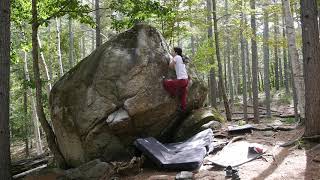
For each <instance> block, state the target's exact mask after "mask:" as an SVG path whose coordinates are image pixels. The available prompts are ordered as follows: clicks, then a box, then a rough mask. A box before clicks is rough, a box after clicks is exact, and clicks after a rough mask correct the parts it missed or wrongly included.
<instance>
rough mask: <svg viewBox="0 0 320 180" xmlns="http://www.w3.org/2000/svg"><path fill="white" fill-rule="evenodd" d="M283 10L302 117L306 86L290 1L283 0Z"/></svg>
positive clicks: (302, 115) (303, 114)
mask: <svg viewBox="0 0 320 180" xmlns="http://www.w3.org/2000/svg"><path fill="white" fill-rule="evenodd" d="M283 10H284V14H285V20H286V32H287V38H288V47H289V54H290V58H291V65H292V75H293V82H294V84H293V86H295V88H296V92H297V97H298V109H299V111H300V116H301V118H302V119H304V117H305V112H304V109H305V86H304V79H303V71H302V70H303V69H302V64H301V63H300V62H299V56H298V52H297V48H296V36H295V29H294V25H293V18H292V15H291V12H290V1H289V0H283Z"/></svg>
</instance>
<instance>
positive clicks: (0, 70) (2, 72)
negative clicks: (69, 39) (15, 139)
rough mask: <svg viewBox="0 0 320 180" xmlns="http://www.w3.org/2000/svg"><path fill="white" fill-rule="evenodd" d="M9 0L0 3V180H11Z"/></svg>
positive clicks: (2, 0)
mask: <svg viewBox="0 0 320 180" xmlns="http://www.w3.org/2000/svg"><path fill="white" fill-rule="evenodd" d="M9 82H10V0H1V1H0V159H1V160H0V179H3V180H4V179H8V180H10V179H11V172H10V131H9V89H10V86H9Z"/></svg>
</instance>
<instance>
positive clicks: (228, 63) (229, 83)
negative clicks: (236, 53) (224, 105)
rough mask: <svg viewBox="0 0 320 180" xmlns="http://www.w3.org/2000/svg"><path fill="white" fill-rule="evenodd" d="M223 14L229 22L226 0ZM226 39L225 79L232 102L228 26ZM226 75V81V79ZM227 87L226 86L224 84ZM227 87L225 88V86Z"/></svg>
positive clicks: (226, 0) (231, 101)
mask: <svg viewBox="0 0 320 180" xmlns="http://www.w3.org/2000/svg"><path fill="white" fill-rule="evenodd" d="M225 14H226V22H225V24H228V23H229V16H228V15H227V14H228V0H225ZM226 41H227V47H226V55H227V63H225V64H227V68H228V69H227V72H228V76H227V74H225V77H226V78H225V81H226V82H228V90H229V95H230V103H231V104H232V103H233V102H234V95H233V83H232V74H231V73H232V70H231V57H230V56H231V53H230V33H229V27H227V29H226ZM227 77H228V81H227ZM226 87H227V86H226ZM226 89H227V88H226Z"/></svg>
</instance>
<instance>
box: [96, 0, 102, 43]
mask: <svg viewBox="0 0 320 180" xmlns="http://www.w3.org/2000/svg"><path fill="white" fill-rule="evenodd" d="M95 8H96V9H95V10H96V47H99V46H100V45H101V43H102V39H101V23H100V6H99V0H95Z"/></svg>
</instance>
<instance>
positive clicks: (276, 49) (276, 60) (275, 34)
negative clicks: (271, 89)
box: [274, 13, 282, 90]
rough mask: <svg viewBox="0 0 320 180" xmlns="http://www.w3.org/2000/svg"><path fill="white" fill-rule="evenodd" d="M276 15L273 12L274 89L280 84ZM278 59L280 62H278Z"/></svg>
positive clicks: (277, 88)
mask: <svg viewBox="0 0 320 180" xmlns="http://www.w3.org/2000/svg"><path fill="white" fill-rule="evenodd" d="M278 33H279V29H278V15H277V13H274V75H275V87H276V90H279V88H280V85H281V84H282V82H281V79H282V75H281V71H280V72H279V70H280V69H281V60H279V57H278ZM279 61H280V63H279Z"/></svg>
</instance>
